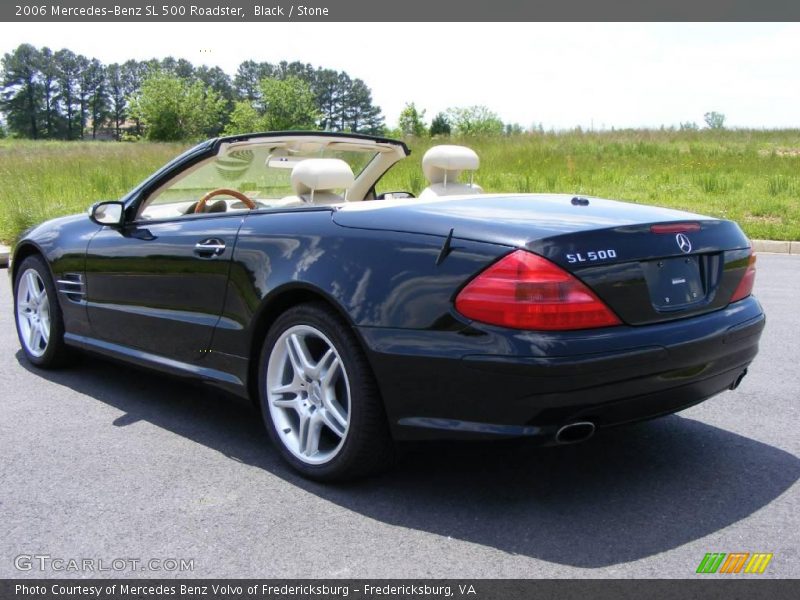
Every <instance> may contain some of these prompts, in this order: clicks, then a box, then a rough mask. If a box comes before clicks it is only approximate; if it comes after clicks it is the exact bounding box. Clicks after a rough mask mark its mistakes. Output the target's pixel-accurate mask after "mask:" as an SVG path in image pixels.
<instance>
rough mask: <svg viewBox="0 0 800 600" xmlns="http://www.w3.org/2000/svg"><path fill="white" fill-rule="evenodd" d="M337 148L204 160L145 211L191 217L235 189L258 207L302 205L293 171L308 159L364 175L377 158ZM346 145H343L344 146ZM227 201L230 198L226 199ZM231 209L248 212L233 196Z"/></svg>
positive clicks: (259, 149) (249, 150)
mask: <svg viewBox="0 0 800 600" xmlns="http://www.w3.org/2000/svg"><path fill="white" fill-rule="evenodd" d="M331 146H334V145H333V144H329V145H325V144H309V143H306V144H300V145H291V146H289V145H287V144H277V145H276V144H274V143H273V144H263V145H252V144H248V145H241V146H240V147H237V146H232V147H230V148H228V149H227V150H225V151H223V152H222V153H221V154H219V155H217V156H214V157H212V158H209V159H207V160H204V161H201V162H200V163H198V164H196V165H194V166H192V167H190V168H189V169H187V170H185V171H183V172H182V173H180V174H179V175H177V176H176V177H174V178H173V179H172V180H170V181H169V182H168V183H167V184H165V185H164V186H162V187H161V188H160V189H158V190H156V191H155V192H154V193H153V195H152V196H150V198H148V200H147V202H146V203H145V204H144V205H143V207H142V209H141V210H140V216H141V217H142V218H145V219H152V218H164V217H169V216H175V215H183V214H191V213H193V210H190V209H192V207H193V204H194V203H196V202H197V201H198V200H199V199H200V198H202V197H203V196H204V195H205V194H207V193H208V192H210V191H212V190H217V189H223V188H224V189H232V190H235V191H237V192H241V193H243V194H244V195H245V196H247V197H248V198H250V199H251V200H253V201H254V202H255V203H256V205H257V208H274V207H278V206H287V205H290V204H293V203H297V199H296V196H295V194H294V191H293V189H292V185H291V175H292V169H293V168H294V166H295V165H297V164H299V163H300V162H302V161H303V160H305V159H308V158H338V159H341V160H343V161H345V162H346V163H347V164H348V165H350V168H351V169H352V171H353V173H354V174H355V175H356V176H358V174H359V173H361V171H363V169H364V167H365V166H366V165H367V164H368V163H369V162H370V161H371V160H372V159H373V158H374V157H375V154H376V151H375V150H374V149H372V148H370V149H366V148H365V149H358V150H356V149H347V150H343V149H340V148H331ZM340 146H341V145H340ZM221 197H222V198H225V196H221ZM226 201H227V202H228V207H227V208H228V210H231V209H233V210H235V209H245V208H247V207H245V206H244V205H243V204H242V202H241V201H235V200H233V199H231V198H230V197H228V198H227V199H226Z"/></svg>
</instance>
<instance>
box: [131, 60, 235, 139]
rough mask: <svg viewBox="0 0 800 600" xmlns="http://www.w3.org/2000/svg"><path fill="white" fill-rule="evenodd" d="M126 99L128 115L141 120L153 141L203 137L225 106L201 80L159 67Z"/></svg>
mask: <svg viewBox="0 0 800 600" xmlns="http://www.w3.org/2000/svg"><path fill="white" fill-rule="evenodd" d="M129 102H130V113H131V116H132V117H134V118H136V119H139V120H140V121H141V123H142V126H143V128H144V131H145V135H146V136H147V138H148V139H150V140H156V141H181V140H192V139H198V138H202V137H206V136H207V135H208V131H210V130H213V129H214V128H215V127H217V126H218V123H219V120H220V118H221V116H222V111H223V109H224V101H223V100H222V99H221V98H220V97H219V94H217V93H216V92H215V91H214V90H212V89H210V88H208V86H206V85H204V84H203V83H202V82H200V81H194V82H190V81H188V80H186V79H184V78H181V77H178V76H177V75H171V74H169V73H164V72H161V71H157V72H154V73H152V74H150V75H148V76H147V77H146V78H145V79H144V81H143V82H142V86H141V90H140V91H139V93H138V94H137V95H135V96H133V97H132V98H130V99H129Z"/></svg>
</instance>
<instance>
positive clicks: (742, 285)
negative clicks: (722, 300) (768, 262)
mask: <svg viewBox="0 0 800 600" xmlns="http://www.w3.org/2000/svg"><path fill="white" fill-rule="evenodd" d="M755 282H756V255H755V254H751V255H750V259H749V260H748V261H747V269H745V271H744V276H743V277H742V280H741V281H740V282H739V285H737V286H736V291H735V292H733V296H731V302H736V301H737V300H741V299H743V298H747V297H748V296H749V295H750V294H752V293H753V284H754V283H755Z"/></svg>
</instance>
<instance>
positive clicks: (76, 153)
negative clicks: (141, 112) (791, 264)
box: [0, 130, 800, 243]
mask: <svg viewBox="0 0 800 600" xmlns="http://www.w3.org/2000/svg"><path fill="white" fill-rule="evenodd" d="M432 143H433V142H431V141H430V140H412V141H411V142H410V146H411V148H412V150H413V154H412V156H411V157H410V158H409V159H407V160H406V161H403V163H401V164H399V165H397V166H395V167H394V168H393V169H392V170H391V171H390V172H389V174H388V175H387V176H386V177H385V178H384V180H383V181H382V182H381V184H380V186H379V191H388V190H409V191H412V192H414V193H417V192H419V191H420V190H421V189H422V188H423V187H425V181H424V179H423V176H422V171H421V169H420V162H419V161H420V159H421V157H422V154H423V153H424V151H425V149H426V148H427V147H428V146H430V145H432ZM436 143H440V142H438V141H437V142H436ZM445 143H459V140H450V141H449V142H445ZM464 143H466V144H467V145H470V146H472V147H473V148H474V149H475V150H476V151H477V152H478V154H479V155H480V157H481V168H480V170H479V171H478V173H477V174H476V176H475V181H476V182H477V183H479V184H480V185H481V186H482V187H483V188H484V189H485V190H486V191H498V192H505V191H512V192H513V191H516V192H564V193H577V194H585V195H596V196H603V197H608V198H615V199H621V200H628V201H631V202H640V203H647V204H655V205H659V206H668V207H674V208H682V209H687V210H691V211H694V212H699V213H704V214H710V215H713V216H719V217H724V218H728V219H733V220H735V221H738V222H739V224H740V225H741V226H742V228H743V229H744V230H745V232H746V233H747V234H748V235H749V236H750V237H753V238H758V239H778V240H800V130H789V131H718V132H715V131H698V132H691V131H685V132H675V131H617V132H595V133H586V132H583V133H580V132H570V133H560V134H535V135H524V136H517V137H511V138H495V139H478V140H476V139H470V140H467V141H466V142H464ZM184 148H185V146H181V145H179V144H152V143H131V144H117V143H111V142H97V143H92V142H82V143H75V142H73V143H67V142H29V141H14V140H0V181H1V182H2V186H1V187H0V240H2V241H4V242H6V243H8V242H13V241H14V240H15V239H16V238H17V236H18V235H19V234H20V233H21V232H22V231H23V230H24V229H25V228H27V227H28V226H30V225H33V224H35V223H38V222H40V221H43V220H45V219H48V218H50V217H53V216H58V215H64V214H70V213H75V212H81V211H84V210H85V209H86V207H87V206H88V205H89V204H90V203H91V202H93V201H95V200H98V199H112V198H118V197H119V196H121V195H122V194H123V193H124V192H126V191H127V190H129V189H130V188H131V187H133V186H134V185H135V184H136V183H138V182H139V181H141V180H142V179H143V178H144V177H145V176H147V175H148V174H149V173H151V172H152V171H153V170H155V169H156V168H157V167H159V166H160V165H162V164H164V163H165V162H166V161H167V160H168V159H170V158H172V157H173V156H175V155H176V154H178V153H179V152H180V151H182V150H183V149H184Z"/></svg>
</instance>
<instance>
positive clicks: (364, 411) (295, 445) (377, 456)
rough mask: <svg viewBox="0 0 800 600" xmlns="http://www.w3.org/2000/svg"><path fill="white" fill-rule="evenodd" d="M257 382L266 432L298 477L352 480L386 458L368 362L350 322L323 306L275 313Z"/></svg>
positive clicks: (388, 450) (387, 446) (388, 449)
mask: <svg viewBox="0 0 800 600" xmlns="http://www.w3.org/2000/svg"><path fill="white" fill-rule="evenodd" d="M259 381H260V385H259V389H260V396H261V408H262V413H263V416H264V421H265V424H266V426H267V430H268V431H269V434H270V437H271V438H272V439H273V442H274V443H275V445H276V446H277V447H278V449H279V450H280V452H281V454H282V455H283V456H284V458H285V459H286V460H287V461H288V462H289V463H290V464H291V465H292V466H293V467H294V468H295V469H297V470H298V471H300V472H301V473H302V474H303V475H305V476H307V477H310V478H313V479H318V480H328V481H329V480H335V479H336V480H342V479H352V478H354V477H359V476H363V475H366V474H368V473H372V472H375V471H376V470H379V469H381V468H382V467H384V466H386V464H387V463H388V462H389V461H390V460H391V457H392V454H393V452H392V443H391V439H390V436H389V431H388V427H387V425H386V417H385V415H384V413H383V406H382V403H381V400H380V397H379V395H378V393H377V388H376V386H375V383H374V380H373V378H372V373H371V372H370V369H369V366H368V365H367V362H366V359H365V358H364V356H363V354H362V352H361V349H360V347H359V346H358V344H357V342H356V340H355V339H354V338H353V334H352V332H350V331H349V327H348V326H347V324H346V323H344V322H343V321H342V319H341V318H340V317H339V316H338V315H335V314H334V313H333V312H332V311H330V310H329V309H328V308H327V307H325V306H324V305H321V304H306V305H301V306H298V307H295V308H292V309H290V310H289V311H287V312H286V313H284V314H283V315H281V316H280V317H279V318H278V320H277V321H276V322H275V324H274V325H273V327H272V328H271V329H270V332H269V334H268V336H267V339H266V340H265V343H264V348H263V350H262V357H261V369H260V378H259Z"/></svg>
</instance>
